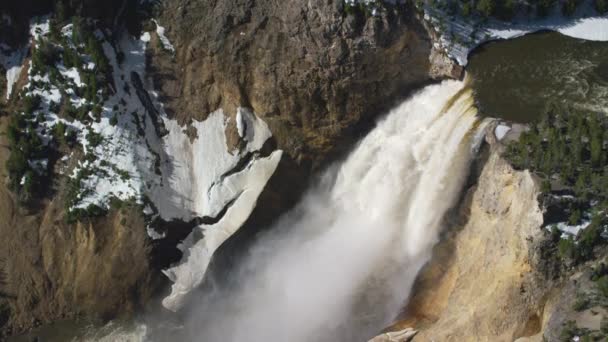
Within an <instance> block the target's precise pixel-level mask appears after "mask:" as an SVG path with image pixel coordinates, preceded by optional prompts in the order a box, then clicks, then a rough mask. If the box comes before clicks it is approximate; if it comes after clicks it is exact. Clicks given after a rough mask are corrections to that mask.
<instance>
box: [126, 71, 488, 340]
mask: <svg viewBox="0 0 608 342" xmlns="http://www.w3.org/2000/svg"><path fill="white" fill-rule="evenodd" d="M486 125H487V120H482V119H480V118H479V117H478V116H477V110H476V109H475V107H474V103H473V98H472V91H471V90H470V89H469V88H467V87H466V85H465V83H464V82H459V81H444V82H442V83H441V84H436V85H431V86H427V87H425V88H424V89H422V90H421V91H419V92H418V93H416V94H414V95H413V96H412V97H410V98H409V99H408V100H406V101H404V102H403V103H402V104H401V105H399V106H398V107H397V108H395V109H394V110H392V111H391V112H389V113H388V114H387V115H386V116H385V117H384V118H383V119H381V120H380V121H379V122H378V123H377V126H376V127H375V128H374V129H373V130H372V131H371V132H370V133H369V134H368V135H367V136H366V137H365V138H364V139H363V140H362V141H361V142H360V143H359V145H358V146H357V147H356V148H355V149H354V150H353V151H352V152H351V153H350V155H349V156H348V157H347V158H346V159H345V160H344V161H343V162H342V163H340V164H338V165H336V166H334V167H332V168H330V169H329V170H327V171H326V172H325V173H324V175H323V177H321V179H320V181H319V182H318V184H316V185H315V187H314V188H313V189H311V190H309V192H308V193H307V194H306V195H305V196H304V198H303V200H302V201H301V203H299V204H298V205H297V207H296V208H295V209H293V210H292V211H291V212H289V213H287V214H286V215H284V216H283V217H282V218H280V219H279V220H278V222H277V223H276V224H275V226H274V227H272V229H269V230H268V232H267V233H265V234H262V235H261V236H259V237H258V239H257V240H256V242H255V243H254V247H252V248H251V250H250V251H249V253H248V255H247V257H246V259H245V261H244V262H242V264H241V265H240V266H239V267H238V269H237V270H231V272H230V275H229V277H230V278H231V280H232V281H231V284H236V285H234V286H229V287H227V288H221V287H213V286H208V287H206V288H205V289H204V290H201V291H198V292H196V293H195V294H191V296H190V297H189V303H188V305H187V306H186V307H185V308H184V309H183V310H182V315H183V317H185V318H184V319H183V322H182V324H180V326H179V328H177V329H170V330H171V331H170V332H167V331H165V329H163V328H157V329H155V328H154V326H153V325H152V324H150V326H149V327H148V329H138V331H137V332H133V334H138V335H139V336H140V337H139V338H138V339H143V340H153V341H164V340H172V341H176V340H180V341H209V342H213V341H226V342H236V341H253V342H262V341H290V342H305V341H319V342H322V341H364V340H367V339H369V338H371V337H373V336H375V335H377V334H378V333H379V332H380V331H381V330H382V329H383V328H385V327H387V326H388V325H390V323H391V322H392V321H393V320H394V319H395V318H396V317H397V315H398V314H399V312H400V309H402V308H403V306H404V304H405V303H406V301H407V298H408V296H409V294H410V289H411V287H412V285H413V282H414V280H415V277H416V275H417V273H418V272H419V271H420V269H421V268H422V267H423V266H424V264H425V263H426V262H427V261H428V260H429V259H430V257H431V254H432V249H433V246H434V245H435V244H436V243H437V242H438V240H439V237H440V233H441V231H442V230H443V229H444V228H445V222H444V219H445V216H446V213H447V212H448V211H449V210H450V209H451V208H453V207H454V206H455V204H456V203H455V202H456V201H457V199H458V198H459V196H460V194H461V191H462V187H463V185H464V183H465V181H466V178H467V176H468V171H469V168H470V163H471V162H472V160H473V158H474V157H475V155H476V154H477V150H478V148H479V145H480V143H481V141H482V140H483V137H484V132H485V130H484V128H485V126H486ZM132 337H134V336H133V335H132ZM115 339H117V340H136V338H132V339H129V338H125V337H124V336H123V337H118V336H115Z"/></svg>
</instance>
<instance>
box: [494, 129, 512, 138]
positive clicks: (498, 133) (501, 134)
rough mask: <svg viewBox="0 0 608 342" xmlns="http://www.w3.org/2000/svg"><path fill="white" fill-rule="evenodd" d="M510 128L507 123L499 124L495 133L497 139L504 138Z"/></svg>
mask: <svg viewBox="0 0 608 342" xmlns="http://www.w3.org/2000/svg"><path fill="white" fill-rule="evenodd" d="M510 130H511V127H509V126H507V125H498V126H496V128H495V129H494V135H495V136H496V139H498V140H502V138H504V137H505V135H507V133H509V131H510Z"/></svg>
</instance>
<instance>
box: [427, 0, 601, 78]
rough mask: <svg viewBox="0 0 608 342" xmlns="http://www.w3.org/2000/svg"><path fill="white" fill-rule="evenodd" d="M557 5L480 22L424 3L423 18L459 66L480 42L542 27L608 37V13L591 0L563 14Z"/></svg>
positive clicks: (577, 35)
mask: <svg viewBox="0 0 608 342" xmlns="http://www.w3.org/2000/svg"><path fill="white" fill-rule="evenodd" d="M445 1H449V0H436V1H435V3H437V2H445ZM558 5H559V4H558ZM558 5H556V6H555V7H554V8H553V9H552V10H551V11H550V13H549V14H548V15H547V16H546V17H544V18H536V17H534V16H533V15H529V14H528V15H526V14H523V13H520V14H518V15H516V16H515V17H514V19H513V20H511V21H509V22H505V21H499V20H496V19H488V20H487V21H485V22H483V21H481V20H480V19H479V18H477V19H476V18H474V17H472V18H463V17H461V16H459V15H453V16H451V15H449V14H448V13H446V12H444V11H441V10H438V9H437V8H438V7H440V6H433V7H431V6H428V5H425V6H424V18H425V20H427V21H428V22H430V23H431V25H432V26H433V27H434V29H435V31H436V32H438V34H439V35H440V37H441V38H440V41H439V42H437V44H438V45H439V46H438V47H440V48H441V49H443V50H444V51H445V53H446V54H447V55H448V56H449V57H450V58H453V59H455V60H456V61H457V62H458V64H460V65H462V66H466V65H467V63H468V55H469V52H471V50H473V49H474V48H475V47H477V46H479V45H480V44H482V43H484V42H487V41H491V40H497V39H511V38H516V37H519V36H523V35H525V34H528V33H532V32H537V31H542V30H551V31H557V32H560V33H562V34H564V35H567V36H570V37H573V38H580V39H586V40H594V41H608V15H603V16H602V15H600V14H598V13H597V11H595V9H594V8H593V0H584V1H582V2H581V4H580V5H579V6H578V7H577V10H576V12H575V13H574V14H573V15H572V16H564V15H563V14H562V13H561V9H560V6H558ZM442 27H443V28H442Z"/></svg>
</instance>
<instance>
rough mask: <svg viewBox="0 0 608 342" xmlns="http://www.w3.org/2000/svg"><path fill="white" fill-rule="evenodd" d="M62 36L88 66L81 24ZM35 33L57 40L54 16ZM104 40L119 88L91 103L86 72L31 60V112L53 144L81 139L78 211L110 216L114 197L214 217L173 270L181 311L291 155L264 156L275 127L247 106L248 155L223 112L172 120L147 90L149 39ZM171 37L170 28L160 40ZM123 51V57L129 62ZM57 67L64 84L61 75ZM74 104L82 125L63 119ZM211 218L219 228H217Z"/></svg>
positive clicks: (152, 208) (74, 174) (165, 213)
mask: <svg viewBox="0 0 608 342" xmlns="http://www.w3.org/2000/svg"><path fill="white" fill-rule="evenodd" d="M61 31H62V34H63V35H64V37H65V38H66V39H65V40H64V42H62V44H68V45H67V46H69V47H70V48H73V49H75V51H76V52H77V53H78V55H79V60H80V61H81V63H82V65H81V67H82V68H85V67H86V68H88V66H89V65H90V63H91V60H92V57H91V56H88V55H87V54H86V50H85V49H84V47H83V46H75V45H74V44H73V42H72V41H71V35H70V34H69V33H70V32H71V26H70V25H68V26H65V27H63V28H62V30H61ZM30 32H31V34H32V36H34V37H36V41H38V40H39V39H47V38H46V36H47V35H48V19H45V20H42V21H41V22H38V23H36V24H32V26H31V31H30ZM94 33H95V36H96V37H97V39H99V43H100V46H101V49H102V50H103V53H104V55H105V56H106V58H107V62H108V64H109V67H110V69H111V71H112V78H113V82H110V87H109V88H103V89H96V91H97V92H96V93H93V95H91V94H90V93H89V94H88V96H82V95H81V94H82V93H85V91H90V90H91V88H87V87H89V84H87V82H88V81H83V80H86V78H84V75H82V74H81V69H80V68H69V69H68V68H66V67H65V64H64V61H63V60H62V59H61V58H59V60H58V61H57V62H56V64H55V65H52V66H48V68H47V69H48V70H46V69H44V70H33V68H32V66H31V63H30V66H29V69H28V85H27V86H26V91H27V94H26V95H29V96H34V95H37V96H39V97H40V100H41V101H40V102H41V104H40V108H38V109H36V110H35V111H34V113H31V114H32V116H33V117H35V118H38V117H40V118H42V119H40V121H41V122H40V123H39V125H38V128H37V132H38V133H39V135H40V137H41V138H42V140H43V141H44V142H45V143H47V144H48V143H49V142H50V141H52V140H53V139H55V137H54V136H53V134H52V132H53V129H54V127H55V126H56V125H58V124H59V123H62V124H63V125H65V127H66V128H65V129H66V133H67V131H70V132H72V133H75V139H76V142H77V143H78V145H79V146H80V147H81V148H82V151H83V152H84V158H83V160H80V161H79V162H78V164H77V166H76V167H74V169H73V170H71V172H70V173H69V177H70V178H71V182H72V184H73V186H75V187H76V189H77V191H76V193H75V194H74V195H73V197H71V198H70V199H69V201H68V210H69V211H70V212H76V213H77V214H81V213H83V212H82V211H81V210H84V213H86V212H87V211H88V210H89V209H108V208H109V206H110V203H111V202H112V201H113V199H118V200H122V201H128V200H133V201H135V202H136V203H139V204H141V205H142V210H143V212H144V214H145V215H146V216H149V217H160V218H161V219H163V220H166V221H169V220H174V219H177V220H183V221H190V220H192V219H195V218H197V219H202V218H207V220H203V221H205V222H206V224H201V225H200V226H198V227H197V228H195V229H194V230H193V232H192V233H191V234H190V235H189V236H188V237H187V238H186V240H185V241H184V242H183V243H182V244H181V248H182V249H183V250H184V256H183V258H182V260H181V262H180V263H179V264H178V265H175V266H174V267H172V268H170V269H168V270H166V271H165V272H166V274H167V275H168V276H169V277H170V278H171V279H172V280H174V281H175V285H174V287H173V291H172V293H171V295H170V296H169V297H167V299H166V300H165V305H166V306H167V307H169V308H171V309H177V308H178V307H179V306H180V303H181V301H182V300H183V298H184V296H185V294H186V293H187V292H188V291H189V290H191V289H192V288H194V287H196V286H197V285H198V284H200V282H201V281H202V279H203V277H204V274H205V270H206V268H207V265H208V263H209V260H210V258H211V255H212V254H213V253H214V251H215V250H216V249H217V248H218V247H219V246H220V245H221V244H222V243H223V242H224V241H225V240H226V239H228V238H229V237H230V236H231V235H232V234H233V233H234V232H236V231H237V230H238V229H239V228H240V226H241V225H242V224H243V223H244V222H245V220H246V219H247V218H248V217H249V215H250V214H251V212H252V210H253V208H254V207H255V205H256V201H257V198H258V196H259V195H260V193H261V192H262V190H263V189H264V186H265V185H266V183H267V181H268V180H269V178H270V177H271V175H272V174H273V173H274V171H275V169H276V167H277V165H278V163H279V160H280V158H281V155H282V151H280V150H277V151H274V152H272V153H271V154H270V155H263V154H262V152H261V149H262V147H263V145H264V143H265V142H266V141H267V140H268V139H269V138H270V137H271V132H270V129H269V128H268V125H266V123H265V122H264V121H262V120H261V119H260V118H258V117H257V116H256V115H255V114H254V113H252V112H251V111H249V110H246V109H244V108H238V109H237V117H238V122H239V124H238V125H239V126H240V128H239V133H240V134H241V137H242V139H243V140H244V142H245V147H244V148H243V149H242V150H237V151H229V150H228V145H227V143H226V136H225V131H226V127H227V123H228V120H230V119H229V117H228V116H227V115H225V114H224V113H223V111H222V110H221V109H220V110H218V111H216V112H214V113H211V114H210V115H209V116H208V117H207V119H206V120H204V121H193V122H192V123H190V125H189V127H186V126H181V125H180V124H178V122H177V121H176V120H173V119H170V118H169V117H168V116H167V114H166V113H165V111H164V109H163V105H162V103H160V102H159V101H158V96H157V95H156V93H154V92H153V91H151V90H148V89H146V83H145V82H146V78H145V49H146V47H147V44H148V42H149V41H150V36H149V34H147V33H144V34H143V35H142V36H141V37H139V38H135V37H131V36H129V35H127V34H124V35H122V36H118V37H113V39H109V38H107V37H108V36H107V35H106V33H104V32H103V31H101V30H96V31H95V32H94ZM163 33H164V30H162V28H161V31H160V32H159V37H160V36H162V34H163ZM161 40H162V38H161ZM110 41H111V42H110ZM167 42H168V41H167ZM51 44H54V43H52V42H51ZM119 53H121V54H122V55H123V58H121V60H120V62H119V59H118V54H119ZM93 67H94V65H93ZM51 68H55V69H56V70H57V71H58V74H60V75H61V77H51V74H50V72H49V70H51ZM60 87H61V88H63V89H65V92H61V91H60V90H59V89H60ZM79 94H80V95H79ZM64 97H67V100H69V102H70V103H71V104H72V106H73V108H72V109H71V110H74V109H76V110H78V111H79V112H78V113H76V114H74V113H70V114H69V115H72V116H73V118H72V119H73V120H66V119H64V118H62V117H60V116H59V113H56V112H54V111H56V110H57V108H59V107H58V105H57V104H59V103H61V102H62V101H63V100H66V99H64ZM94 110H96V111H97V113H94ZM24 115H25V114H24ZM66 115H67V114H66ZM187 131H188V132H190V133H186V132H187ZM192 132H195V133H194V135H193V134H192ZM62 160H63V158H62ZM46 162H47V161H46V160H31V161H30V164H31V166H32V168H34V169H43V168H46V167H47V165H46ZM65 162H67V159H66V160H65ZM209 218H210V219H211V221H212V222H214V224H209V222H210V221H209V220H208V219H209ZM148 233H149V235H150V237H151V238H153V239H162V238H164V237H165V234H164V233H163V234H159V233H158V232H157V231H156V230H155V229H154V227H148ZM201 233H202V234H201ZM201 235H202V238H200V239H197V238H196V237H199V236H201Z"/></svg>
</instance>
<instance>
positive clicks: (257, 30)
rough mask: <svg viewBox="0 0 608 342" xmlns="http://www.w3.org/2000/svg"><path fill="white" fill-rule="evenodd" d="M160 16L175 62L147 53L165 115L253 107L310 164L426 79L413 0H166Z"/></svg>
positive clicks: (425, 54) (424, 43)
mask: <svg viewBox="0 0 608 342" xmlns="http://www.w3.org/2000/svg"><path fill="white" fill-rule="evenodd" d="M159 21H160V23H161V24H162V25H164V26H166V28H167V32H168V36H169V38H170V39H171V41H172V42H173V44H174V45H175V47H176V55H175V62H176V63H174V64H171V63H169V62H166V61H165V62H163V61H162V60H158V59H152V67H153V68H156V70H157V71H158V73H157V74H156V77H155V87H157V88H159V89H161V94H162V95H163V98H162V99H163V101H165V103H166V104H167V110H168V112H170V113H173V115H175V116H176V117H178V118H179V119H180V120H181V122H187V121H188V120H190V119H191V118H196V119H202V118H204V117H205V116H206V115H207V114H208V113H210V112H212V111H213V110H216V109H217V108H223V109H224V111H225V112H227V113H232V115H234V113H235V108H236V107H238V106H245V107H250V108H252V109H253V111H254V112H255V113H256V114H258V115H260V116H261V117H262V118H263V119H264V120H265V121H266V122H267V123H268V124H269V126H270V129H271V131H272V132H273V135H274V136H275V138H276V140H277V143H278V146H279V148H281V149H283V150H285V151H286V153H287V154H288V155H289V156H290V157H291V158H292V159H293V160H295V161H297V163H298V164H299V165H302V166H304V167H306V168H308V169H310V168H311V167H312V168H315V167H318V166H320V165H322V164H323V162H325V161H327V159H328V157H331V156H332V155H335V153H339V152H340V151H345V150H348V149H349V148H350V146H352V142H353V141H354V140H355V139H356V138H358V137H360V135H361V134H362V132H364V130H365V127H367V126H369V123H370V119H373V118H374V117H375V116H376V115H378V114H380V113H382V112H384V111H385V110H387V109H389V108H390V107H391V106H393V105H395V104H396V103H397V100H399V99H402V98H404V97H405V96H407V95H408V94H409V93H410V92H411V91H412V90H414V89H416V88H418V87H419V86H420V85H422V84H425V83H428V82H429V81H430V80H431V76H430V71H431V68H432V66H431V63H430V60H429V56H430V52H431V48H432V42H431V39H430V37H429V35H428V32H427V30H426V29H425V28H424V26H423V25H422V23H421V20H419V19H418V18H417V16H416V13H415V9H414V7H413V6H412V4H411V3H410V2H407V4H406V5H403V4H398V5H388V4H387V5H385V7H384V8H383V9H382V10H381V11H379V12H378V15H376V16H371V15H366V14H365V13H364V12H362V11H361V12H355V13H354V14H346V10H345V8H344V2H343V1H342V0H330V1H321V0H313V1H297V0H291V1H275V0H262V1H251V0H238V1H229V2H226V1H183V0H170V1H167V2H165V3H164V7H163V10H162V15H161V18H160V20H159ZM434 76H435V77H445V76H449V75H445V73H444V74H443V75H442V74H441V72H437V73H434Z"/></svg>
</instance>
